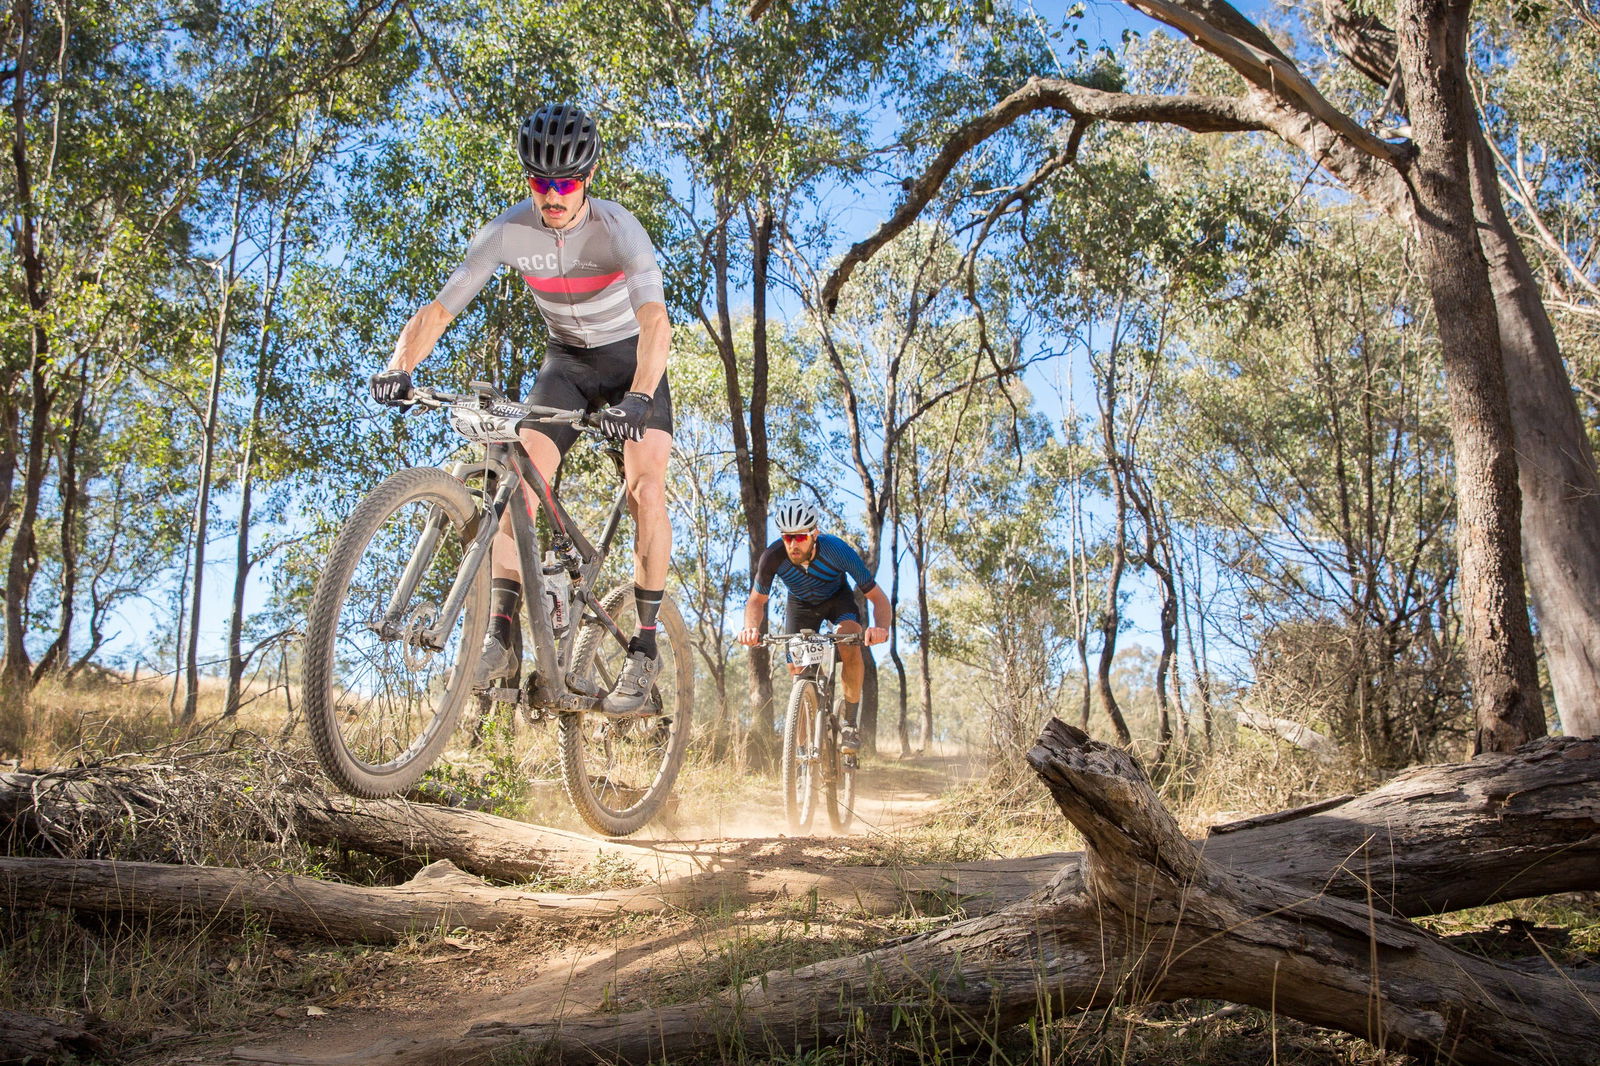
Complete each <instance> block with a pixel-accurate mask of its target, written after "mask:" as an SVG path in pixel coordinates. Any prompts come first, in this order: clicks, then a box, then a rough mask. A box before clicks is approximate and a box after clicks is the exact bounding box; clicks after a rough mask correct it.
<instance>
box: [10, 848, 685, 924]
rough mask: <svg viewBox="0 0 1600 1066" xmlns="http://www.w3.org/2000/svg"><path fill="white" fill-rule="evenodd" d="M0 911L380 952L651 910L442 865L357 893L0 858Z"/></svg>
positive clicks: (194, 869) (275, 877)
mask: <svg viewBox="0 0 1600 1066" xmlns="http://www.w3.org/2000/svg"><path fill="white" fill-rule="evenodd" d="M0 902H3V903H4V904H5V905H7V906H12V907H28V908H43V907H58V908H62V909H72V910H82V911H101V912H111V913H120V914H151V915H157V916H161V917H191V918H200V919H204V920H207V921H212V920H217V919H221V920H223V921H225V922H230V923H231V922H239V921H243V920H245V919H247V918H248V919H253V920H255V921H258V922H263V923H265V924H266V925H268V926H269V927H270V928H271V929H273V930H274V931H275V932H280V933H295V934H300V935H306V936H320V937H326V938H328V939H330V940H337V941H366V942H374V943H388V942H392V941H394V940H397V939H399V938H401V937H404V936H407V935H409V934H412V933H416V932H423V931H426V930H429V929H437V928H441V927H442V928H446V929H452V928H456V927H465V928H468V929H480V930H489V929H498V928H500V927H501V926H503V925H505V924H506V923H508V922H512V921H517V920H529V919H535V920H543V921H571V920H574V919H583V918H594V917H597V916H609V915H615V914H617V913H619V912H621V911H626V910H657V909H660V907H661V906H662V903H661V902H660V901H659V900H652V899H650V898H649V897H648V896H647V895H646V894H644V893H638V894H636V895H633V896H631V897H629V898H627V899H621V900H619V899H614V898H608V897H607V894H605V893H600V894H596V895H593V896H589V895H568V894H564V893H554V892H517V891H515V890H514V889H508V888H494V887H492V886H490V885H487V884H485V883H484V882H483V881H481V880H479V879H478V878H476V877H473V876H471V875H469V874H465V873H462V872H461V871H460V870H458V869H456V868H455V867H454V866H452V865H451V864H450V863H449V862H448V861H445V860H443V859H441V860H440V861H438V862H435V863H433V864H431V865H429V866H426V867H424V868H423V869H422V870H420V871H418V873H417V875H416V876H415V877H413V878H412V879H411V880H410V881H407V882H406V883H405V884H403V885H397V886H395V887H393V888H363V887H361V886H358V885H344V884H339V883H337V882H333V881H320V880H318V879H317V878H314V877H301V876H299V875H297V874H272V873H264V872H260V871H253V870H235V869H227V868H221V867H210V866H170V865H166V864H163V863H154V862H116V861H113V860H104V859H18V858H4V857H0Z"/></svg>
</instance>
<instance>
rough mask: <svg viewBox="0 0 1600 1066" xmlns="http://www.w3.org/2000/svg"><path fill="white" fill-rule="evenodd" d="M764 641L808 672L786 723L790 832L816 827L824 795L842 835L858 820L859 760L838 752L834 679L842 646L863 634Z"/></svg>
mask: <svg viewBox="0 0 1600 1066" xmlns="http://www.w3.org/2000/svg"><path fill="white" fill-rule="evenodd" d="M761 642H762V643H763V644H772V645H782V646H783V647H784V649H785V651H786V653H787V658H788V660H789V664H790V665H791V666H799V667H803V669H802V670H801V672H800V673H798V674H796V675H795V678H794V688H793V689H791V690H790V692H789V710H788V712H787V713H786V714H785V715H784V719H783V810H784V814H785V815H787V816H788V819H789V828H790V829H791V830H793V831H794V832H796V833H803V832H805V831H806V830H807V829H809V828H810V827H811V820H812V818H813V817H815V815H816V802H817V798H818V796H819V795H820V797H821V798H822V801H823V805H824V806H826V807H827V809H828V822H829V824H831V825H832V826H833V829H834V832H837V833H842V832H844V831H845V830H847V829H849V828H850V821H851V819H852V818H854V817H855V806H856V757H855V756H854V755H842V754H840V752H839V730H840V729H841V728H842V727H843V725H844V723H843V722H841V721H839V716H838V715H837V714H836V713H835V712H834V705H833V690H834V687H835V678H834V674H835V673H836V669H835V668H836V667H837V666H838V665H839V653H838V650H837V649H838V646H839V645H840V644H859V643H860V642H861V634H860V633H825V634H824V633H818V632H816V631H815V630H811V629H802V630H801V631H800V632H798V633H773V634H769V635H767V636H764V637H762V638H761Z"/></svg>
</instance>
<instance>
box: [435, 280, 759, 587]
mask: <svg viewBox="0 0 1600 1066" xmlns="http://www.w3.org/2000/svg"><path fill="white" fill-rule="evenodd" d="M635 314H636V315H637V316H638V319H639V354H638V360H639V365H638V367H637V369H635V370H634V372H633V391H634V392H642V393H644V394H645V395H646V396H654V395H655V394H656V386H657V385H660V384H661V375H662V374H665V373H666V372H667V354H668V353H669V352H670V351H671V350H672V322H671V321H670V320H669V319H668V318H667V305H666V304H661V303H655V302H653V301H652V302H651V303H647V304H645V305H644V306H642V307H640V308H639V310H638V311H636V312H635ZM441 328H442V327H441ZM766 601H767V598H766V597H765V596H763V597H761V602H762V603H766Z"/></svg>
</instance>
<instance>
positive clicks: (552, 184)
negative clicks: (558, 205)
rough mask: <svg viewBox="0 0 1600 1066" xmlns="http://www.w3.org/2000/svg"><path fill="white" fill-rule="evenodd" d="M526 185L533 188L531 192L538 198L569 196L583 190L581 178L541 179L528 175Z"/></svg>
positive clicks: (534, 175)
mask: <svg viewBox="0 0 1600 1066" xmlns="http://www.w3.org/2000/svg"><path fill="white" fill-rule="evenodd" d="M528 184H529V185H531V186H533V191H534V192H536V193H538V194H539V195H540V196H544V195H545V194H547V193H552V192H553V193H555V194H557V195H558V196H570V195H572V194H573V193H575V192H577V191H578V190H579V189H581V188H583V179H582V178H541V177H539V175H537V174H529V175H528Z"/></svg>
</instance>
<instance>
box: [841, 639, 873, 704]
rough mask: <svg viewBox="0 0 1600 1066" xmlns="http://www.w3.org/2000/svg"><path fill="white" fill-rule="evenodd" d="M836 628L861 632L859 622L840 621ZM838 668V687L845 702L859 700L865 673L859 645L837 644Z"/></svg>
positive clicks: (857, 701) (858, 701) (856, 701)
mask: <svg viewBox="0 0 1600 1066" xmlns="http://www.w3.org/2000/svg"><path fill="white" fill-rule="evenodd" d="M837 628H838V630H839V632H841V633H859V632H861V623H860V622H840V623H839V625H838V627H837ZM839 665H840V666H841V667H842V668H843V669H841V670H840V672H839V673H840V676H839V688H840V690H841V691H842V693H843V695H844V699H845V702H846V703H860V702H861V679H862V677H863V676H865V674H866V672H867V671H866V666H865V665H864V663H863V662H862V659H861V645H859V644H841V645H839Z"/></svg>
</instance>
